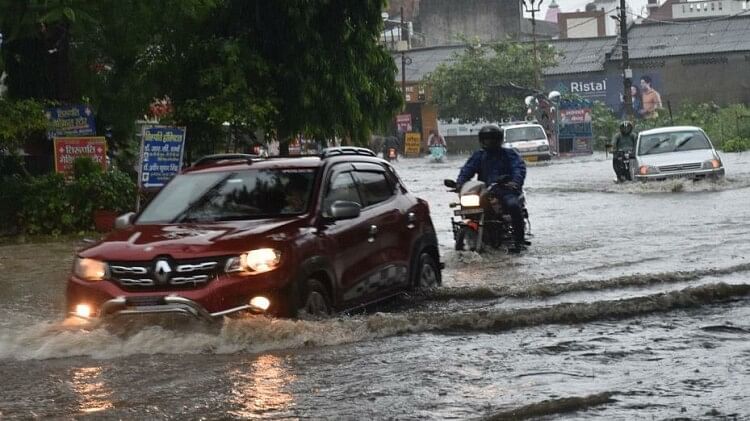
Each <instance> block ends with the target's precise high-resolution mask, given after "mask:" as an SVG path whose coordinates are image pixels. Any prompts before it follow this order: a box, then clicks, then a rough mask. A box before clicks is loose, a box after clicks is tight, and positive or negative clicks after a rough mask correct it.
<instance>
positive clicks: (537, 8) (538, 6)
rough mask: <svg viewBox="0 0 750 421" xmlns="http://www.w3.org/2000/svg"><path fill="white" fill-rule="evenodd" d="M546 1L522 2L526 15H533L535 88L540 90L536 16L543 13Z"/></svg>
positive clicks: (526, 0) (525, 0)
mask: <svg viewBox="0 0 750 421" xmlns="http://www.w3.org/2000/svg"><path fill="white" fill-rule="evenodd" d="M542 2H544V0H521V4H523V8H524V10H525V11H526V13H531V42H532V45H533V49H534V87H535V88H537V89H539V87H540V84H539V61H538V60H539V58H538V57H537V55H536V14H537V12H541V11H542Z"/></svg>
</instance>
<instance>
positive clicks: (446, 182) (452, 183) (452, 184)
mask: <svg viewBox="0 0 750 421" xmlns="http://www.w3.org/2000/svg"><path fill="white" fill-rule="evenodd" d="M443 184H444V185H445V187H448V188H449V189H455V188H456V182H455V181H454V180H450V179H445V180H443Z"/></svg>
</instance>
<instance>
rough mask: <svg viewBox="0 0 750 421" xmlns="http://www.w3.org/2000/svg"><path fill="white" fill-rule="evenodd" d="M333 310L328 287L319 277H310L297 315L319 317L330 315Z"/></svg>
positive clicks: (305, 317) (311, 317)
mask: <svg viewBox="0 0 750 421" xmlns="http://www.w3.org/2000/svg"><path fill="white" fill-rule="evenodd" d="M332 311H333V308H332V307H331V301H330V298H329V297H328V291H327V290H326V287H325V286H324V285H323V284H322V283H320V281H318V280H317V279H308V280H307V282H306V284H305V288H304V289H303V294H302V300H301V301H300V307H299V308H298V309H297V317H298V318H300V319H318V318H322V317H327V316H330V315H331V313H332Z"/></svg>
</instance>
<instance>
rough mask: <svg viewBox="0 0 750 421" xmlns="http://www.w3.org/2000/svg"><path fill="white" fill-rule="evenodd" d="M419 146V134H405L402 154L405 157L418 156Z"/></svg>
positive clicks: (420, 142) (420, 138) (420, 139)
mask: <svg viewBox="0 0 750 421" xmlns="http://www.w3.org/2000/svg"><path fill="white" fill-rule="evenodd" d="M421 145H422V136H421V134H420V133H419V132H408V133H406V139H405V141H404V154H405V155H407V156H409V155H419V151H420V146H421Z"/></svg>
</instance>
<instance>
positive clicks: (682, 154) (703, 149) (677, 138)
mask: <svg viewBox="0 0 750 421" xmlns="http://www.w3.org/2000/svg"><path fill="white" fill-rule="evenodd" d="M631 168H632V170H631V171H633V176H634V179H636V180H641V181H647V180H665V179H667V178H675V177H687V178H693V179H698V178H705V177H711V178H720V177H723V176H724V164H723V163H722V162H721V158H720V157H719V154H718V153H717V152H716V150H715V149H714V146H713V144H711V140H709V138H708V136H707V135H706V132H704V131H703V130H702V129H701V128H700V127H693V126H674V127H662V128H658V129H652V130H646V131H643V132H641V133H640V134H638V141H637V143H636V147H635V162H634V165H631Z"/></svg>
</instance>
